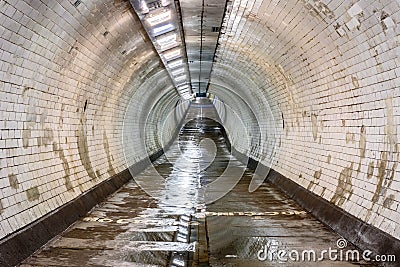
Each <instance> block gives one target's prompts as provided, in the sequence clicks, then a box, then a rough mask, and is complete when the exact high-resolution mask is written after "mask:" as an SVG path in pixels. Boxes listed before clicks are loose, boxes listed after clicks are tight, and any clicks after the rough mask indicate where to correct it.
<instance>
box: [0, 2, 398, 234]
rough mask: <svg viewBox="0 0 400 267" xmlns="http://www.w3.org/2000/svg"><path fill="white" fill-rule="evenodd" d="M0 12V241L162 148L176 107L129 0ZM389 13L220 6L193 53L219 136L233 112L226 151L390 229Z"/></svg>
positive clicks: (355, 5) (392, 5)
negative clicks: (216, 21)
mask: <svg viewBox="0 0 400 267" xmlns="http://www.w3.org/2000/svg"><path fill="white" fill-rule="evenodd" d="M0 7H1V11H0V13H1V18H2V20H1V22H0V37H1V39H0V41H1V43H0V48H1V49H0V59H1V62H0V93H1V95H0V96H1V98H2V103H1V108H0V114H1V116H2V118H4V119H3V120H2V124H1V125H2V126H1V138H0V148H1V152H2V155H1V161H0V173H1V175H0V189H1V193H0V230H1V231H0V238H8V237H10V236H11V235H12V234H13V233H16V232H17V231H18V230H21V229H23V228H24V227H27V226H29V225H31V224H32V223H34V222H37V221H38V220H39V219H41V218H43V217H44V216H47V215H48V214H50V213H52V212H56V211H57V210H58V209H59V208H60V207H63V206H64V205H66V204H68V203H70V201H72V200H74V199H76V198H78V197H79V196H81V195H83V194H85V193H87V192H89V191H91V190H93V189H94V188H96V186H98V185H100V184H102V183H103V182H105V181H108V180H109V179H110V178H111V177H114V176H115V175H118V174H120V173H122V172H124V171H126V170H127V168H128V167H130V166H131V165H135V164H136V163H139V162H141V161H142V160H143V158H145V157H147V156H151V155H153V154H154V153H159V152H160V151H161V150H162V149H163V148H165V147H164V146H163V144H165V143H168V141H169V140H168V139H170V138H173V136H174V134H175V131H174V130H175V129H176V127H178V126H179V124H180V122H181V120H182V118H183V117H184V115H185V112H186V111H187V107H188V106H189V103H188V102H187V103H186V102H185V103H180V104H179V105H178V106H179V107H180V108H179V109H176V103H178V102H177V101H179V99H180V98H179V94H178V92H177V91H176V90H175V89H174V86H173V83H172V80H171V77H170V76H169V74H168V71H167V70H166V69H165V66H164V64H163V63H162V61H161V60H160V57H159V55H158V53H157V51H156V50H155V49H154V47H153V44H152V42H151V40H150V39H149V38H148V36H147V34H146V32H145V30H144V29H143V27H142V24H141V21H140V19H139V18H138V17H137V15H136V14H135V12H134V10H133V9H132V7H131V4H130V2H129V1H128V0H87V1H70V0H68V1H67V0H54V1H53V0H52V1H47V0H32V1H16V0H11V1H10V0H9V1H4V0H0ZM399 10H400V4H399V2H398V1H390V0H382V1H363V0H362V1H350V0H344V1H325V0H318V1H316V0H315V1H314V0H299V1H284V0H254V1H252V0H242V1H238V0H232V1H228V5H227V9H226V12H225V15H224V20H223V23H222V27H221V33H220V35H219V37H218V46H217V49H216V55H215V57H214V62H205V64H209V65H211V64H213V68H212V74H211V78H210V81H209V91H208V92H209V93H210V94H212V95H214V96H216V98H215V99H217V100H218V101H220V102H218V101H215V102H214V104H215V106H216V108H217V110H218V112H219V114H220V116H221V118H223V119H225V120H226V124H225V125H224V126H225V127H226V129H227V131H228V132H231V133H232V132H234V128H235V121H234V119H233V117H232V116H231V115H232V114H229V109H228V108H227V107H231V108H232V110H234V111H235V112H236V113H238V114H240V116H241V118H242V119H243V120H244V121H245V122H246V125H247V132H246V134H245V133H242V134H238V135H237V136H236V137H235V138H234V140H230V141H231V143H232V145H233V146H234V149H236V150H237V151H238V152H239V153H242V154H244V155H246V156H248V157H251V159H253V160H254V161H258V162H260V163H262V164H265V165H268V166H271V168H272V169H273V170H274V171H276V172H278V173H280V174H281V175H283V176H285V177H287V178H288V179H289V180H290V181H292V182H294V183H296V184H297V185H300V186H301V187H302V188H303V189H307V190H308V191H309V192H311V193H312V194H314V195H318V196H321V197H322V198H323V199H324V200H325V201H326V202H328V203H331V204H332V205H334V207H335V208H338V209H341V210H344V211H345V212H347V213H348V214H350V215H351V216H354V217H356V218H357V219H359V220H360V221H361V222H363V223H366V224H367V225H372V226H373V227H376V228H377V229H379V230H381V231H382V232H383V233H385V234H388V235H389V236H391V237H394V238H397V239H400V224H399V221H400V219H399V218H400V217H399V216H400V215H399V214H400V213H399V208H400V199H399V197H398V196H399V192H400V180H399V179H400V178H399V177H400V174H399V172H400V170H399V165H398V162H399V161H400V151H399V132H400V128H399V127H400V126H399V125H400V89H399V84H400V72H399V69H400V60H399V55H400V52H399V51H400V50H399V22H400V13H399V12H400V11H399ZM181 104H183V105H181ZM174 110H175V111H174ZM171 111H174V112H176V113H175V116H173V117H172V119H170V120H168V121H165V119H166V118H167V117H168V114H169V112H171ZM127 114H128V115H127ZM168 118H169V117H168ZM272 129H273V134H272V135H270V133H271V130H272ZM160 132H167V134H166V135H164V136H163V135H161V134H160ZM248 135H252V136H253V137H254V138H253V139H252V140H251V147H250V149H247V148H246V147H245V146H244V145H243V144H242V143H243V142H241V141H243V140H241V138H242V139H244V138H246V137H247V136H248ZM127 136H129V137H127ZM164 139H166V140H164ZM143 141H144V143H143ZM127 149H128V152H127V153H126V151H127Z"/></svg>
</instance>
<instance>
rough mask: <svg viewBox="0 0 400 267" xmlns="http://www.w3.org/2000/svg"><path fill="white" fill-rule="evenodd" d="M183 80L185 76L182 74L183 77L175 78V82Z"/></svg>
mask: <svg viewBox="0 0 400 267" xmlns="http://www.w3.org/2000/svg"><path fill="white" fill-rule="evenodd" d="M183 80H186V74H184V75H182V76H179V77H175V81H177V82H178V81H183Z"/></svg>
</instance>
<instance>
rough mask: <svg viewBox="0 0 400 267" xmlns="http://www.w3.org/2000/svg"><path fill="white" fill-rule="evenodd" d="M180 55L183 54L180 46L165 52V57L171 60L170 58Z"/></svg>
mask: <svg viewBox="0 0 400 267" xmlns="http://www.w3.org/2000/svg"><path fill="white" fill-rule="evenodd" d="M180 55H181V50H180V49H179V48H176V49H174V50H172V51H169V52H167V53H165V54H164V57H165V59H166V60H170V59H173V58H175V57H178V56H180Z"/></svg>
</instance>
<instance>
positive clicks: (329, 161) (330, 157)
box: [326, 155, 332, 164]
mask: <svg viewBox="0 0 400 267" xmlns="http://www.w3.org/2000/svg"><path fill="white" fill-rule="evenodd" d="M331 160H332V156H331V155H328V158H327V159H326V162H327V163H328V164H330V163H331Z"/></svg>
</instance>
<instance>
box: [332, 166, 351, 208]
mask: <svg viewBox="0 0 400 267" xmlns="http://www.w3.org/2000/svg"><path fill="white" fill-rule="evenodd" d="M353 165H354V164H353V162H352V163H351V165H350V166H349V167H346V168H344V169H343V170H342V172H341V173H340V175H339V182H338V185H337V187H336V191H335V193H334V195H333V197H332V199H331V202H333V203H334V204H336V205H338V206H342V205H343V203H344V202H345V201H346V200H349V199H350V197H351V195H352V194H353V189H352V187H353V185H352V183H351V175H352V173H353Z"/></svg>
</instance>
